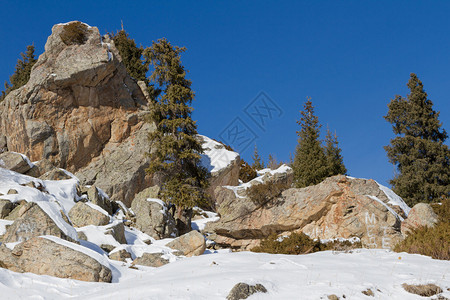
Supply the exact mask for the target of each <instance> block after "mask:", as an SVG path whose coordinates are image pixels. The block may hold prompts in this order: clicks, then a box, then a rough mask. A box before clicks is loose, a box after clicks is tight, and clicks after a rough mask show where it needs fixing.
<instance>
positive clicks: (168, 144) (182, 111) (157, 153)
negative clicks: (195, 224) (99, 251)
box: [144, 39, 208, 234]
mask: <svg viewBox="0 0 450 300" xmlns="http://www.w3.org/2000/svg"><path fill="white" fill-rule="evenodd" d="M184 51H185V48H184V47H177V46H175V47H174V46H172V45H171V43H170V42H168V41H167V40H166V39H160V40H158V41H157V42H153V44H152V46H151V47H149V48H147V49H145V51H144V56H145V58H146V59H147V61H148V62H150V63H151V64H152V66H153V68H154V70H153V73H152V75H151V77H150V79H151V80H152V81H153V82H154V83H155V85H156V86H157V88H158V89H160V90H161V93H160V95H159V97H158V98H157V99H156V100H157V101H156V102H155V103H153V107H152V110H151V118H152V120H153V121H154V122H155V124H156V131H155V132H153V133H151V134H150V136H149V138H150V141H151V142H152V145H151V148H152V151H151V153H150V156H151V158H152V160H151V163H150V166H149V168H148V172H149V173H152V174H154V173H159V174H163V177H164V182H163V185H162V187H161V192H160V196H161V198H162V199H163V200H164V201H166V202H170V203H172V204H174V205H175V206H176V219H177V227H178V229H179V233H180V234H182V233H183V232H187V231H189V230H190V229H191V228H190V225H191V224H190V216H191V213H192V207H194V206H197V205H201V204H206V202H207V196H206V194H205V191H204V190H205V188H206V187H207V184H208V183H207V182H208V181H207V177H208V172H207V170H206V169H205V168H203V167H202V166H201V165H200V157H201V156H200V154H201V153H203V148H202V144H201V142H200V141H199V139H198V138H197V125H196V123H195V122H194V121H193V120H192V118H191V114H192V110H193V109H192V107H191V106H190V105H191V103H192V100H193V99H194V92H193V91H192V90H191V81H190V80H188V79H186V78H185V77H186V72H187V71H186V70H185V69H184V67H183V66H182V64H181V59H180V55H181V53H183V52H184Z"/></svg>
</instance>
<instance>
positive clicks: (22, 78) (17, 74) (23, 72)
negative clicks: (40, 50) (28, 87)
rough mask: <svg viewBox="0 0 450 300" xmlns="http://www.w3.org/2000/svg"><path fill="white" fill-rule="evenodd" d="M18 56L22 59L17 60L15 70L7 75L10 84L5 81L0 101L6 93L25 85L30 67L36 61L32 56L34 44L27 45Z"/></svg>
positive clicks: (28, 77)
mask: <svg viewBox="0 0 450 300" xmlns="http://www.w3.org/2000/svg"><path fill="white" fill-rule="evenodd" d="M20 56H21V57H22V59H18V60H17V64H16V70H15V71H14V73H13V74H12V75H11V76H10V77H9V81H10V83H11V85H9V84H8V82H5V90H4V91H2V95H1V96H0V102H1V101H3V99H5V97H6V95H8V94H9V93H10V92H11V91H13V90H15V89H18V88H20V87H21V86H23V85H25V84H26V83H27V82H28V80H29V79H30V74H31V68H32V67H33V66H34V64H35V63H36V61H37V60H36V57H35V56H34V45H28V46H27V51H26V52H25V53H20Z"/></svg>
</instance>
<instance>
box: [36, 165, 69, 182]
mask: <svg viewBox="0 0 450 300" xmlns="http://www.w3.org/2000/svg"><path fill="white" fill-rule="evenodd" d="M39 178H40V179H43V180H66V179H72V177H70V176H69V175H67V173H66V172H64V171H63V170H61V169H58V168H54V169H53V170H50V171H48V172H46V173H44V174H42V175H41V176H39Z"/></svg>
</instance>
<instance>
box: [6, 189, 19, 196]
mask: <svg viewBox="0 0 450 300" xmlns="http://www.w3.org/2000/svg"><path fill="white" fill-rule="evenodd" d="M18 193H19V192H18V191H17V190H16V189H9V190H8V193H7V194H8V195H17V194H18Z"/></svg>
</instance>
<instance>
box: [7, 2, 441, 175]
mask: <svg viewBox="0 0 450 300" xmlns="http://www.w3.org/2000/svg"><path fill="white" fill-rule="evenodd" d="M449 16H450V2H449V1H395V2H393V1H261V0H259V1H191V2H188V1H128V3H126V2H125V1H70V2H69V1H62V0H59V1H2V2H1V7H0V22H1V24H0V33H1V37H2V43H1V44H2V46H1V47H0V54H1V55H0V56H1V60H0V80H1V81H4V80H6V79H8V78H9V75H10V74H11V73H12V72H13V70H14V66H15V64H16V60H17V58H18V57H19V53H20V52H23V51H24V50H25V48H26V45H28V44H31V43H33V42H34V44H35V46H36V49H37V53H38V54H41V53H42V52H43V48H44V45H45V41H46V38H47V36H48V35H50V33H51V27H52V25H54V24H56V23H60V22H67V21H71V20H80V21H83V22H86V23H88V24H89V25H91V26H97V27H98V28H99V29H100V32H101V33H106V32H110V31H115V30H117V29H120V24H121V20H123V23H124V26H125V29H126V30H127V31H128V32H129V33H130V35H131V36H132V37H133V38H134V39H135V40H136V41H137V43H138V44H139V43H140V44H142V45H144V46H148V45H150V44H151V42H152V41H153V40H156V39H158V38H161V37H166V38H167V39H168V40H169V41H171V42H172V43H173V44H175V45H180V46H186V47H187V49H188V50H187V52H186V53H185V54H184V55H183V58H182V61H183V64H184V65H185V67H186V68H187V69H189V70H190V73H189V78H190V79H191V80H192V81H193V89H194V90H195V92H196V100H195V102H194V104H193V106H194V108H195V112H194V118H195V119H196V120H198V125H199V132H200V133H201V134H205V135H208V136H210V137H212V138H216V139H220V138H221V136H222V137H224V135H223V133H224V132H227V131H224V130H226V129H227V128H228V129H229V128H230V127H227V126H228V125H229V124H230V123H231V127H232V126H233V125H235V124H236V122H241V123H240V126H244V125H242V124H245V126H247V132H252V133H253V134H254V135H255V136H257V138H256V139H255V140H254V141H252V140H250V141H251V143H252V145H250V147H249V148H248V149H247V150H246V151H243V153H242V156H243V157H244V158H245V159H246V160H250V156H251V154H252V152H253V143H256V144H257V146H258V148H259V151H260V154H262V155H263V157H264V158H265V159H266V160H267V156H268V155H269V153H272V154H274V155H275V156H276V157H277V158H278V159H280V160H286V161H287V160H288V159H289V154H290V153H294V152H295V146H296V144H297V135H296V130H299V127H298V125H297V124H296V120H297V119H299V118H300V114H299V111H300V110H301V109H302V105H303V102H304V101H305V99H306V97H307V96H310V97H311V98H312V101H313V104H314V105H315V108H316V114H317V116H318V117H319V121H320V122H321V124H323V127H324V128H326V126H327V124H328V126H329V127H330V129H331V130H333V131H334V130H335V131H336V132H337V134H338V137H339V142H340V146H341V148H342V151H343V156H344V162H345V164H346V166H347V168H348V170H349V174H350V175H352V176H355V177H364V178H373V179H375V180H377V181H379V182H380V183H384V184H386V183H387V181H388V180H389V179H390V178H391V177H392V176H393V171H394V169H393V166H392V165H391V164H389V162H388V159H387V157H386V153H385V151H384V150H383V146H384V145H387V144H388V143H389V140H390V138H392V137H393V134H392V131H391V127H390V124H388V123H387V122H386V121H384V119H383V115H385V114H386V112H387V103H388V102H389V101H390V99H392V98H393V97H394V95H395V94H401V95H404V96H405V95H406V93H407V88H406V83H407V81H408V79H409V74H410V73H411V72H415V73H416V74H418V76H419V78H420V79H421V80H422V81H423V83H424V86H425V89H426V91H427V92H428V95H429V98H430V99H431V100H432V101H433V103H434V109H435V110H438V111H440V112H441V116H440V120H441V121H442V122H443V124H444V128H446V129H447V131H450V101H449V95H450V93H449V87H450V75H449V70H450V18H449ZM261 91H264V92H265V93H266V94H267V95H268V96H269V97H270V98H271V100H272V101H273V102H267V103H271V105H272V107H275V106H273V104H276V107H277V108H279V109H280V110H279V111H271V112H272V113H273V114H272V118H271V119H269V118H266V119H265V120H264V121H265V124H264V125H263V126H262V127H259V126H258V125H257V124H256V123H255V122H254V121H253V120H252V119H251V118H250V117H249V116H248V115H247V114H246V113H245V108H246V107H247V106H248V105H250V111H251V109H252V108H253V106H252V105H254V103H255V102H253V104H252V100H253V99H255V97H256V96H258V94H259V93H260V92H261ZM259 99H260V98H259ZM258 101H261V100H257V102H256V107H260V108H261V105H260V104H261V103H262V102H258ZM258 103H259V104H258ZM262 112H264V111H262ZM236 118H238V119H236ZM256 120H257V121H258V119H257V118H256ZM233 121H234V123H233ZM259 121H260V120H259ZM260 125H261V124H260ZM249 129H250V130H251V131H248V130H249ZM225 137H226V136H225ZM247 137H249V136H247ZM226 138H230V137H229V136H228V137H226ZM447 144H449V143H448V142H447Z"/></svg>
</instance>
